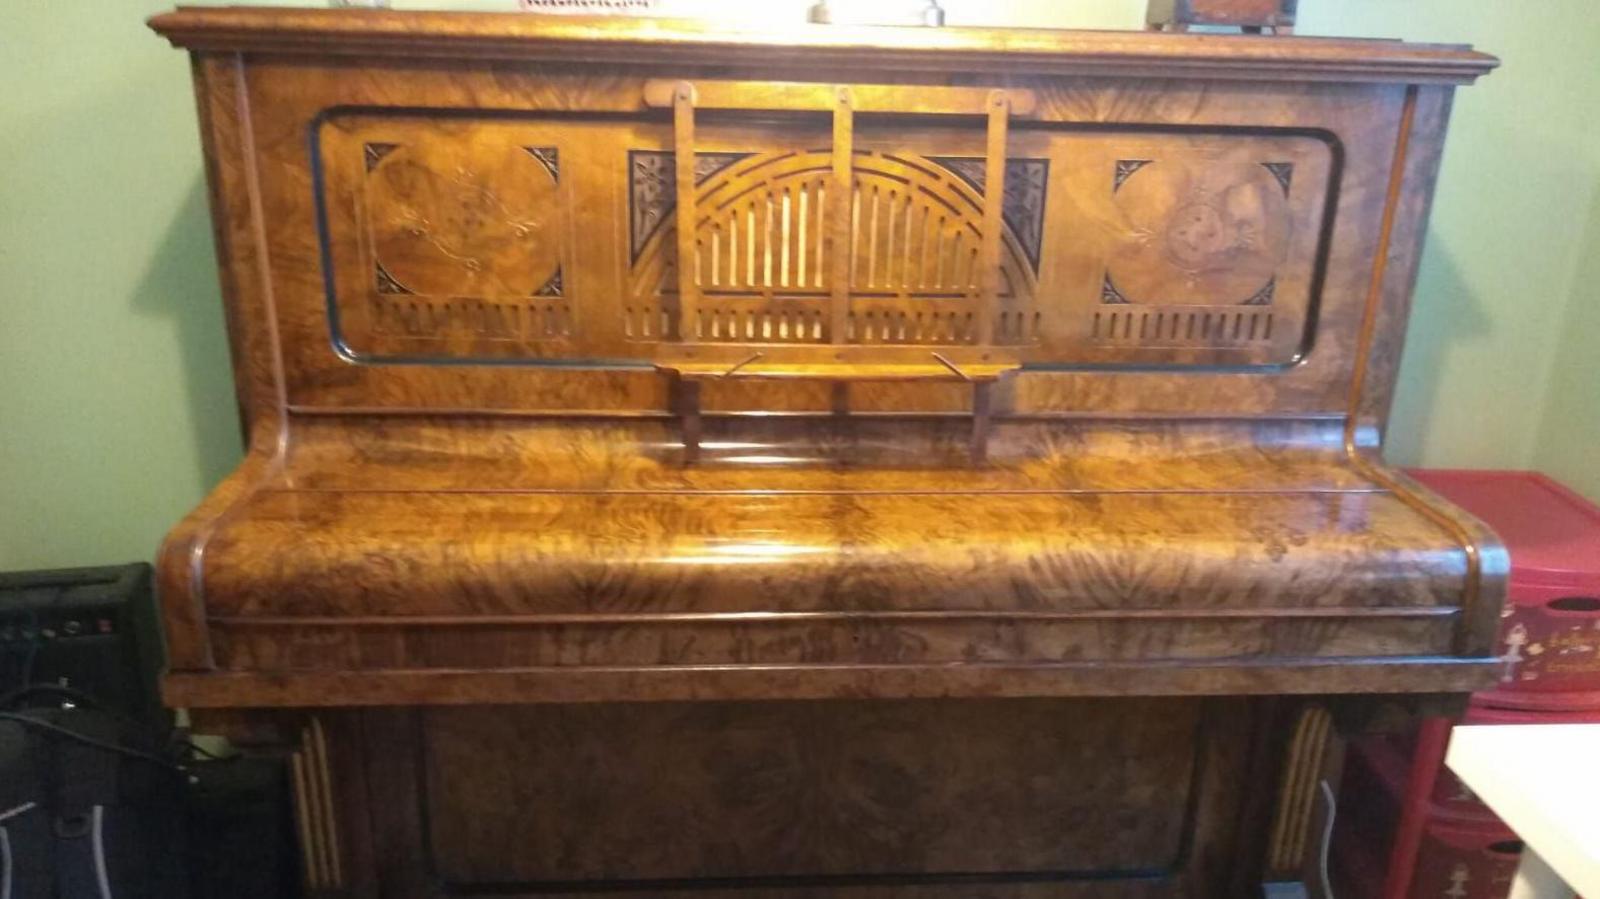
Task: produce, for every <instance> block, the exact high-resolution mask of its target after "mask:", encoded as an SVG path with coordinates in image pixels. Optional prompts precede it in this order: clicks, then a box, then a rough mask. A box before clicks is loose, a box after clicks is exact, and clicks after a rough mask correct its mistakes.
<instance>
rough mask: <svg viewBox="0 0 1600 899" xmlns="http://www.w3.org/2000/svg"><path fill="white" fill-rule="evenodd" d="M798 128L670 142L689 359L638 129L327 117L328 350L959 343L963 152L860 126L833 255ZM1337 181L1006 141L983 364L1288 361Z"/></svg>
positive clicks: (1255, 137) (960, 131)
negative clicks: (689, 310)
mask: <svg viewBox="0 0 1600 899" xmlns="http://www.w3.org/2000/svg"><path fill="white" fill-rule="evenodd" d="M831 143H832V135H831V133H830V132H829V130H828V127H827V121H826V119H825V118H822V117H818V118H812V119H805V118H797V119H795V120H793V121H784V122H781V123H774V122H770V121H763V122H755V123H751V122H745V121H743V120H742V119H740V118H739V116H738V115H736V114H735V115H728V116H723V117H722V118H720V119H714V120H711V121H709V122H708V124H706V125H705V126H704V127H702V128H700V129H699V130H698V131H697V135H696V148H697V150H696V160H695V168H694V172H695V178H696V185H695V196H696V209H695V222H696V232H695V236H694V243H693V245H694V247H695V250H696V253H695V258H694V259H693V260H691V263H690V264H692V265H693V266H694V267H695V269H694V274H693V277H694V283H695V285H696V289H697V292H698V294H699V296H698V297H697V300H696V303H697V312H696V320H695V323H694V325H693V327H694V329H695V331H696V333H694V334H692V335H685V334H681V333H679V330H680V321H681V319H680V316H679V315H678V311H679V305H678V304H679V299H678V291H679V284H680V282H679V277H678V250H679V241H678V239H677V233H676V232H677V224H678V215H677V209H676V204H677V198H678V189H677V188H678V185H677V177H676V175H677V168H676V156H675V154H674V151H673V137H672V129H671V125H670V123H664V122H662V121H661V120H660V119H659V118H658V119H655V120H650V119H648V118H645V117H641V118H639V119H637V120H634V119H630V118H625V117H624V118H618V117H595V118H584V117H567V118H562V119H559V120H543V119H539V118H537V117H527V118H517V117H484V118H467V117H455V116H449V115H441V114H424V113H405V114H401V113H395V114H381V113H377V112H372V113H348V114H340V115H333V116H329V117H327V118H326V119H325V120H324V121H323V122H322V123H321V125H320V127H319V128H318V129H317V141H316V147H315V150H316V152H317V154H318V159H319V162H320V167H319V169H318V170H317V171H316V172H314V176H315V180H316V183H315V187H316V189H317V192H318V202H319V207H320V212H321V215H322V221H321V234H320V238H321V243H322V250H323V260H324V263H325V271H324V273H323V274H324V276H325V281H326V284H327V292H328V298H327V304H328V313H329V314H328V325H329V331H330V332H331V336H332V338H333V342H334V344H335V345H336V346H337V347H340V348H342V349H343V350H344V352H345V353H346V354H347V355H348V356H349V357H351V358H353V359H356V360H359V361H362V362H369V363H383V362H423V363H426V362H430V361H470V360H484V361H495V362H501V363H505V362H513V363H524V364H538V363H539V362H541V361H543V360H565V361H567V362H568V363H570V362H571V361H573V360H594V361H602V362H608V363H613V364H616V363H621V364H634V365H647V364H649V362H650V360H651V359H652V358H653V356H654V353H655V348H656V346H657V345H658V344H660V343H661V342H663V341H678V340H683V339H686V338H687V339H692V340H694V341H696V342H710V343H724V344H753V345H759V344H797V343H801V344H803V343H829V342H832V341H833V340H834V337H833V335H831V334H829V333H827V332H828V329H829V327H830V318H829V316H828V315H827V314H825V313H826V310H827V309H828V308H829V305H830V297H831V295H832V293H833V290H834V285H833V277H834V272H835V268H834V265H835V254H837V253H839V252H845V253H848V254H849V260H848V263H847V265H846V270H848V271H849V277H850V283H849V288H848V295H849V304H848V315H847V316H846V317H845V318H844V319H843V323H842V324H841V325H840V327H842V328H844V334H843V335H842V342H843V343H846V344H854V345H928V346H939V345H962V344H969V343H971V342H973V341H974V340H975V339H976V336H977V334H978V330H979V322H978V320H977V317H976V316H977V311H978V309H979V308H980V306H981V302H980V300H981V297H982V292H983V272H982V271H981V267H980V265H979V264H978V258H979V252H980V245H981V243H982V239H983V206H984V201H985V198H986V196H987V189H988V185H987V184H986V183H985V182H986V180H987V178H986V168H985V164H984V155H983V154H984V150H985V146H984V143H985V135H984V132H983V121H982V120H981V119H979V118H975V117H967V118H962V117H949V118H947V119H945V120H942V121H940V122H938V123H936V124H932V125H917V126H915V127H900V126H893V127H891V126H890V125H887V124H884V123H883V122H882V120H875V119H872V118H868V117H863V119H862V121H861V122H860V123H858V125H857V128H856V132H855V141H854V146H853V154H852V160H853V164H852V171H853V178H854V183H853V185H852V189H851V191H850V192H849V196H848V197H846V198H843V200H842V202H846V203H848V204H849V206H848V210H849V213H848V223H849V227H848V231H847V233H848V240H847V241H846V242H845V243H844V244H843V245H841V246H835V245H834V242H833V241H832V240H831V239H830V238H829V232H830V229H831V227H832V223H833V221H834V215H833V214H832V212H831V210H833V209H835V208H836V206H837V204H838V203H840V202H841V197H840V196H839V191H838V189H837V187H836V185H835V183H834V180H833V159H832V149H831ZM1337 176H1338V172H1337V168H1336V163H1335V154H1334V152H1333V149H1332V147H1331V146H1330V145H1329V144H1328V143H1326V142H1325V141H1324V140H1323V139H1322V138H1321V137H1319V136H1316V135H1312V134H1304V135H1302V134H1296V133H1285V132H1270V131H1263V132H1259V133H1256V132H1243V131H1218V130H1207V129H1205V128H1185V129H1169V130H1165V131H1161V132H1155V131H1149V130H1141V129H1137V128H1128V129H1112V128H1103V127H1095V128H1088V127H1074V126H1068V125H1052V126H1041V125H1036V124H1033V123H1030V122H1028V121H1026V120H1018V121H1017V122H1014V123H1013V127H1012V129H1011V131H1010V136H1009V140H1008V141H1007V154H1006V164H1005V187H1004V199H1003V203H1002V207H1001V220H1002V235H1001V250H1000V271H999V281H998V295H997V302H996V303H995V307H994V310H993V314H994V316H995V318H994V321H993V322H991V323H990V324H991V326H992V335H993V336H992V341H993V343H995V344H998V345H1009V346H1012V347H1016V348H1017V349H1018V350H1019V351H1020V352H1021V353H1022V355H1023V359H1024V362H1025V364H1026V365H1030V366H1047V367H1048V366H1052V365H1061V366H1072V367H1081V366H1090V367H1119V366H1140V367H1146V366H1158V367H1174V368H1212V367H1217V366H1226V367H1245V368H1249V367H1266V368H1271V367H1277V366H1283V365H1287V364H1290V363H1292V362H1294V361H1296V360H1297V359H1298V358H1300V357H1302V356H1303V355H1304V354H1305V353H1307V352H1309V351H1310V349H1311V340H1312V336H1313V335H1314V333H1315V329H1314V328H1313V327H1312V324H1313V322H1314V320H1315V317H1316V312H1317V308H1318V291H1319V289H1320V277H1321V274H1320V272H1321V259H1322V257H1323V254H1324V253H1325V252H1326V244H1327V241H1326V231H1327V227H1328V223H1327V222H1326V221H1325V220H1324V219H1325V213H1326V210H1327V203H1328V198H1329V197H1330V196H1331V190H1332V187H1333V185H1334V184H1335V182H1336V179H1337Z"/></svg>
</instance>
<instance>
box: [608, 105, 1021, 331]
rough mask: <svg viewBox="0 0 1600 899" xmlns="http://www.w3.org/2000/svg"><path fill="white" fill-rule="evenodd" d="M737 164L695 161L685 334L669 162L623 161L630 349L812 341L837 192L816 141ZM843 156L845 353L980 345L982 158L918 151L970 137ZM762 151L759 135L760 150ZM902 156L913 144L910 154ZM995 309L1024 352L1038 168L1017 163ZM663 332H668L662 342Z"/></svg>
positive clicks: (881, 145)
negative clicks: (882, 347) (692, 307)
mask: <svg viewBox="0 0 1600 899" xmlns="http://www.w3.org/2000/svg"><path fill="white" fill-rule="evenodd" d="M785 136H786V137H787V145H782V144H780V145H779V146H777V147H772V146H770V143H771V138H770V137H768V138H766V139H765V141H764V142H763V143H765V144H768V146H762V145H759V144H757V145H754V146H752V147H751V148H749V149H745V150H743V151H740V152H723V151H716V152H707V153H702V154H699V155H698V157H697V160H696V173H697V175H698V176H699V177H700V180H699V182H698V185H697V188H698V189H697V200H696V215H697V222H698V228H697V231H696V234H695V244H696V247H697V249H698V254H697V257H696V259H695V260H694V266H695V283H696V284H697V285H698V287H699V290H700V294H701V301H700V317H699V320H698V322H697V323H696V326H695V329H694V330H695V333H693V334H692V335H680V334H678V333H677V332H676V331H675V330H674V329H673V328H674V323H675V321H676V320H677V316H676V315H674V314H672V313H673V310H674V309H675V304H676V303H677V293H678V273H677V227H676V225H675V223H674V216H673V215H672V214H671V213H672V211H673V210H674V208H675V205H676V204H675V196H674V193H673V189H674V188H675V186H676V179H675V178H674V177H673V176H672V172H673V168H674V154H673V153H672V152H670V151H665V150H635V151H633V152H631V153H630V154H629V174H630V182H629V203H630V215H629V221H630V223H631V227H632V229H633V231H632V234H631V235H630V237H631V245H632V246H634V247H635V248H636V252H635V258H634V261H633V267H632V271H631V273H630V283H631V290H630V304H629V308H628V311H627V312H626V313H625V318H626V320H627V321H628V323H629V324H628V336H629V337H630V338H631V339H633V340H636V341H655V340H657V339H659V338H660V337H661V335H662V334H663V333H666V334H667V335H668V336H669V337H691V338H692V339H694V340H697V341H701V342H705V341H710V342H736V343H822V342H828V341H830V340H832V339H833V335H831V334H829V333H828V323H827V315H826V310H827V305H828V299H829V296H830V294H831V293H832V290H833V286H834V285H833V277H834V268H833V266H834V260H833V255H832V254H834V253H837V252H840V249H839V248H836V247H834V246H832V242H831V241H830V240H829V239H828V228H829V222H830V216H831V215H832V213H831V212H830V209H832V208H833V204H837V203H839V202H841V199H840V196H839V191H838V189H837V188H836V187H835V186H834V184H833V179H832V157H831V154H830V152H829V151H828V150H826V149H799V148H803V147H806V146H808V145H811V144H819V145H820V146H824V147H825V146H826V142H827V140H828V136H827V135H826V134H815V135H813V134H807V133H795V134H790V135H785ZM863 136H864V137H865V138H867V141H866V142H865V146H864V147H863V148H861V149H857V150H856V151H855V153H854V163H853V170H854V185H853V189H852V191H851V192H850V196H849V197H848V198H846V199H845V200H844V202H847V203H848V204H849V209H850V222H851V225H850V240H849V243H848V247H846V248H844V249H845V251H846V252H848V253H849V255H850V261H849V264H848V265H849V271H850V298H851V302H850V314H849V316H848V317H847V320H846V325H845V327H846V333H845V334H844V337H843V341H844V342H846V343H856V344H882V343H903V344H959V343H968V342H971V341H972V340H973V339H974V338H975V335H976V322H975V315H976V310H977V308H978V306H979V300H980V296H981V291H982V277H981V269H980V267H979V262H978V259H979V247H980V244H981V241H982V233H983V231H982V219H983V198H984V189H985V185H984V183H983V182H984V175H983V160H982V158H981V157H978V156H963V157H935V156H931V155H927V153H926V150H927V148H929V147H938V146H940V145H941V140H942V142H943V143H944V144H945V145H949V144H950V143H951V142H955V145H956V146H965V145H966V144H968V143H970V141H971V140H972V137H971V136H970V135H967V134H965V133H959V132H950V133H946V134H943V135H939V136H936V137H932V138H925V144H926V146H924V147H921V148H919V149H922V150H923V151H924V152H916V151H915V150H912V149H908V148H906V147H905V146H900V145H896V144H891V143H890V141H889V139H888V138H887V136H884V137H880V138H878V139H876V140H873V139H872V137H873V135H872V134H871V132H870V131H868V132H865V133H864V134H863ZM755 139H756V140H760V138H755ZM908 143H909V142H908ZM1007 169H1008V171H1007V174H1008V178H1007V184H1006V203H1005V234H1004V235H1003V236H1002V247H1003V249H1002V254H1001V256H1002V258H1001V282H1000V284H1001V286H1000V300H1001V302H1000V308H999V309H998V310H997V319H996V323H995V329H994V333H995V338H996V342H999V343H1011V344H1026V343H1030V342H1032V340H1033V338H1034V336H1035V334H1036V332H1037V328H1036V321H1037V310H1036V309H1035V308H1034V295H1035V293H1036V290H1037V270H1038V260H1039V256H1040V252H1041V236H1042V234H1043V214H1044V202H1045V197H1046V185H1047V178H1048V170H1049V165H1048V161H1047V160H1043V159H1012V160H1010V161H1009V163H1008V166H1007ZM663 329H665V330H663Z"/></svg>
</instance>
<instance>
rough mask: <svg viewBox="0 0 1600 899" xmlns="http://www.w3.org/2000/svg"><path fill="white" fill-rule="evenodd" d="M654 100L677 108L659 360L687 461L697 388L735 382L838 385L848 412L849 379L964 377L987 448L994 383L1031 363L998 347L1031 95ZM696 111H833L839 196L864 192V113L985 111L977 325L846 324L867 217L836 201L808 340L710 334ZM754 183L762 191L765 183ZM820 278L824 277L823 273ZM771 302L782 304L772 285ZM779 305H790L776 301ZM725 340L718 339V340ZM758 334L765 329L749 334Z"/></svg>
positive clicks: (887, 93)
mask: <svg viewBox="0 0 1600 899" xmlns="http://www.w3.org/2000/svg"><path fill="white" fill-rule="evenodd" d="M644 98H645V103H646V105H648V106H651V107H655V108H670V109H671V110H672V114H673V149H674V156H675V161H674V164H675V168H676V171H675V174H676V179H675V180H676V228H677V258H678V259H679V260H686V259H694V260H695V263H694V264H679V265H678V271H677V283H678V300H677V307H676V309H675V310H671V314H672V315H673V317H674V318H675V320H676V334H677V336H678V339H677V340H672V341H665V342H663V344H662V345H661V347H660V349H659V350H658V351H657V352H656V355H655V359H654V363H655V366H656V368H657V369H658V370H659V371H662V372H663V373H665V374H667V375H668V376H669V377H671V378H672V384H673V389H672V393H673V406H674V411H675V413H676V414H677V415H678V416H679V417H680V420H681V422H682V430H683V443H684V458H685V461H686V462H690V463H692V462H694V461H695V460H696V459H697V458H698V456H699V436H700V416H701V409H700V384H701V383H702V382H704V381H708V380H723V379H728V378H768V379H789V380H820V381H829V382H832V383H833V384H834V385H835V388H834V397H835V403H834V406H835V412H836V413H839V414H844V413H847V412H848V406H849V402H848V385H849V384H850V383H852V382H864V381H959V382H964V383H968V384H970V385H971V386H972V416H973V425H972V438H971V458H972V462H973V464H974V465H981V464H982V463H983V462H984V460H985V457H986V455H987V443H988V435H989V419H990V409H991V405H992V398H991V389H992V387H993V385H994V383H995V382H996V381H997V380H999V379H1000V378H1001V377H1002V376H1004V375H1005V374H1007V373H1008V372H1011V371H1014V370H1016V369H1018V368H1020V367H1021V366H1022V360H1021V355H1020V352H1019V350H1018V349H1017V348H1016V347H1014V346H1006V345H1003V344H999V343H997V342H996V339H995V330H996V329H995V322H996V319H997V318H998V316H999V314H1000V305H1001V304H1000V284H1001V271H1000V252H1001V242H1002V235H1003V232H1004V226H1003V220H1002V215H1003V206H1004V202H1005V177H1006V145H1007V134H1008V131H1009V126H1010V120H1011V117H1012V116H1013V115H1019V116H1025V115H1030V114H1032V112H1033V110H1034V108H1035V105H1036V104H1035V99H1034V96H1033V94H1032V92H1030V91H1026V90H999V89H996V90H988V89H983V88H967V87H917V88H911V87H898V86H892V85H881V86H854V87H847V86H829V85H822V84H798V83H785V82H759V83H754V82H751V83H739V82H717V81H701V82H690V81H668V80H655V81H650V82H648V83H647V84H646V86H645V91H644ZM697 109H715V110H730V111H750V112H756V111H763V112H774V111H777V112H825V113H829V114H831V116H832V119H833V143H832V147H831V148H830V154H831V159H832V172H831V179H830V184H831V187H832V191H833V196H835V197H855V196H856V195H855V178H854V171H853V167H854V149H853V145H854V140H853V137H854V131H855V116H856V114H857V113H867V114H903V115H939V116H969V117H982V118H984V119H985V120H986V122H987V134H986V142H985V152H984V171H985V176H986V177H985V185H986V188H985V190H984V195H983V211H982V232H981V234H980V235H979V245H978V249H977V266H978V272H979V279H978V289H977V291H976V293H975V295H974V296H971V297H969V302H970V306H971V312H970V316H971V321H972V327H971V328H970V329H968V330H967V331H966V332H963V333H961V334H959V335H951V336H950V337H949V338H947V339H943V340H937V339H936V340H927V341H923V340H913V341H912V342H910V343H899V344H897V345H896V344H891V345H884V344H881V343H866V342H861V341H858V340H856V339H854V335H853V334H852V329H851V328H850V326H849V316H850V311H851V307H852V302H853V300H854V298H855V296H856V289H857V285H856V284H855V277H854V276H855V271H856V267H855V266H856V258H857V249H858V248H857V244H858V236H859V235H860V233H861V223H860V222H859V221H858V216H859V208H858V206H857V204H856V203H853V202H852V203H840V202H835V203H834V204H833V205H832V207H830V208H829V209H828V210H827V212H828V214H827V219H826V221H827V224H826V229H825V231H824V233H823V235H822V239H823V241H824V242H825V249H824V255H825V256H826V258H827V260H828V263H829V266H828V268H827V278H828V287H829V291H828V305H827V313H826V315H825V316H823V318H822V320H821V322H820V323H819V326H818V328H817V330H816V332H815V333H814V334H813V335H809V336H814V337H815V338H816V339H815V340H814V341H808V342H799V343H796V342H784V343H772V342H762V341H761V340H759V339H751V340H749V341H726V340H713V339H711V338H712V332H713V330H714V329H713V328H712V327H710V326H709V325H708V320H707V317H706V315H705V312H704V309H703V304H702V300H703V299H704V297H705V295H706V288H707V286H708V285H707V284H706V283H705V280H706V279H705V277H704V273H703V271H702V269H701V265H700V262H699V260H700V258H701V255H700V253H701V246H700V243H699V242H698V240H699V238H698V233H697V232H698V231H699V228H700V225H701V223H702V220H703V218H704V217H705V216H704V213H703V209H702V203H701V198H700V196H699V187H700V185H699V183H698V179H697V178H696V173H695V159H696V155H695V154H696V149H695V147H696V143H695V112H696V110H697ZM752 189H757V190H759V189H760V186H759V185H755V186H753V188H752ZM819 275H820V273H819ZM767 286H768V288H769V289H768V290H767V295H766V297H765V300H766V302H767V303H768V304H771V303H773V302H774V296H773V292H772V291H771V290H770V287H771V285H770V283H769V284H768V285H767ZM776 302H780V303H781V302H782V300H781V299H780V300H776ZM894 302H895V303H896V305H898V306H901V307H903V308H914V306H915V304H916V303H917V302H918V301H917V299H915V298H913V297H910V296H907V295H905V293H903V292H902V293H901V294H900V295H899V296H897V297H895V298H894ZM718 336H720V335H718ZM747 336H750V337H752V338H758V335H754V334H751V335H747Z"/></svg>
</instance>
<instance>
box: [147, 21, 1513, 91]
mask: <svg viewBox="0 0 1600 899" xmlns="http://www.w3.org/2000/svg"><path fill="white" fill-rule="evenodd" d="M150 27H151V28H153V29H155V30H156V31H157V32H158V33H160V34H161V35H163V36H164V37H166V38H167V39H169V40H170V41H172V43H173V44H174V45H175V46H178V47H184V48H187V49H190V50H208V51H250V52H273V53H288V54H295V55H329V54H335V55H355V54H360V55H396V56H405V57H411V58H417V57H432V58H452V57H456V58H473V59H504V60H522V61H541V62H548V61H568V62H581V63H590V64H592V63H603V64H610V65H625V64H634V65H637V64H639V63H641V62H643V63H660V62H677V63H703V62H705V61H706V60H707V59H708V58H709V59H714V60H716V62H717V63H718V64H719V65H755V66H762V67H766V68H769V69H770V68H782V67H785V66H790V67H796V66H800V67H804V68H805V69H807V70H809V71H828V70H830V69H835V68H838V67H841V66H848V67H850V68H852V69H855V70H858V71H885V72H907V71H914V70H920V71H955V70H958V71H961V72H967V73H974V72H978V73H991V74H1009V73H1015V72H1027V73H1030V74H1049V75H1101V76H1120V77H1160V78H1177V77H1185V78H1222V79H1242V80H1276V81H1335V82H1349V81H1384V82H1404V83H1445V84H1470V83H1471V82H1472V81H1474V80H1475V79H1477V78H1478V76H1480V75H1484V74H1487V73H1488V72H1490V71H1491V70H1493V69H1494V68H1495V67H1496V66H1498V65H1499V60H1498V59H1496V58H1495V57H1493V56H1490V55H1488V54H1485V53H1480V52H1478V51H1475V50H1473V49H1472V48H1471V47H1470V46H1466V45H1459V44H1414V43H1405V42H1401V41H1395V40H1368V39H1347V38H1308V37H1279V36H1273V37H1262V36H1248V35H1221V34H1167V33H1153V32H1132V31H1126V32H1125V31H1064V30H1050V29H1021V28H915V27H888V26H850V25H813V24H807V23H800V22H796V23H794V24H793V25H785V26H783V27H782V28H778V27H773V26H761V27H756V26H748V27H738V26H733V25H728V24H721V23H716V22H704V21H692V20H678V19H656V18H621V17H574V16H543V15H537V14H530V13H463V12H401V11H396V10H368V9H289V8H269V7H232V6H228V7H179V8H178V9H177V10H175V11H173V12H169V13H164V14H161V15H157V16H155V17H153V18H152V19H150Z"/></svg>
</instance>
